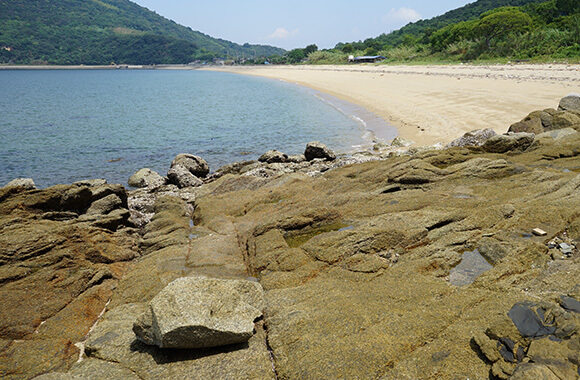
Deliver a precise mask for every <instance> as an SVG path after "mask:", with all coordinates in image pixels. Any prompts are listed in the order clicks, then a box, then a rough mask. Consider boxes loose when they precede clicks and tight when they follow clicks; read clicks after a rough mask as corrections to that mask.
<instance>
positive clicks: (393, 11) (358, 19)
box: [132, 0, 475, 50]
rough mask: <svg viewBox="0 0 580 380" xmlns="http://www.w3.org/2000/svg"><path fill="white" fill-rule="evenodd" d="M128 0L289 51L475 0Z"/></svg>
mask: <svg viewBox="0 0 580 380" xmlns="http://www.w3.org/2000/svg"><path fill="white" fill-rule="evenodd" d="M132 1H134V2H135V3H137V4H139V5H141V6H143V7H146V8H148V9H149V10H152V11H154V12H156V13H157V14H159V15H161V16H163V17H165V18H168V19H170V20H173V21H175V22H177V23H178V24H181V25H184V26H188V27H190V28H191V29H193V30H198V31H200V32H202V33H205V34H208V35H210V36H211V37H215V38H222V39H224V40H228V41H232V42H236V43H239V44H244V43H246V42H247V43H250V44H260V45H273V46H277V47H281V48H284V49H287V50H291V49H294V48H304V47H306V46H307V45H310V44H316V46H318V48H319V49H326V48H333V47H334V46H335V45H336V44H337V43H338V42H352V41H359V40H365V39H366V38H369V37H376V36H378V35H380V34H381V33H389V32H391V31H393V30H397V29H399V28H401V27H402V26H405V25H406V24H407V23H409V22H412V21H417V20H419V19H429V18H432V17H435V16H439V15H441V14H443V13H445V12H447V11H450V10H452V9H456V8H459V7H462V6H463V5H465V4H468V3H471V2H474V1H475V0H437V1H433V0H411V1H403V0H382V1H381V0H284V1H276V0H269V1H267V0H235V1H234V0H215V1H214V0H205V1H193V0H132Z"/></svg>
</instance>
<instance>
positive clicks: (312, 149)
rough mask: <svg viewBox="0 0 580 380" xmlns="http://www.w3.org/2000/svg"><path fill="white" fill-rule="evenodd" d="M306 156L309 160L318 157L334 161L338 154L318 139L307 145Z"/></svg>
mask: <svg viewBox="0 0 580 380" xmlns="http://www.w3.org/2000/svg"><path fill="white" fill-rule="evenodd" d="M304 156H305V157H306V160H308V161H312V160H314V159H316V158H321V159H324V160H327V161H333V160H335V159H336V154H334V152H333V151H332V150H331V149H329V148H328V147H327V146H326V145H324V144H323V143H321V142H318V141H312V142H309V143H308V144H307V145H306V150H304Z"/></svg>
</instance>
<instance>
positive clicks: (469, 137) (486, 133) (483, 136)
mask: <svg viewBox="0 0 580 380" xmlns="http://www.w3.org/2000/svg"><path fill="white" fill-rule="evenodd" d="M495 135H497V133H495V131H494V130H493V129H491V128H486V129H476V130H474V131H470V132H466V133H465V134H464V135H463V136H461V137H460V138H458V139H455V140H453V141H452V142H450V143H449V144H447V147H448V148H451V147H454V146H457V147H464V146H481V145H483V143H485V142H486V141H487V140H488V139H490V138H492V137H493V136H495Z"/></svg>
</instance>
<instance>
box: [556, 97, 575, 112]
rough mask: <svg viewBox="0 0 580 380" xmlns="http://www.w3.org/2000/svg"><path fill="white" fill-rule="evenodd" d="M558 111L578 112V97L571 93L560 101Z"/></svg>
mask: <svg viewBox="0 0 580 380" xmlns="http://www.w3.org/2000/svg"><path fill="white" fill-rule="evenodd" d="M558 110H560V111H576V112H580V95H579V94H576V93H571V94H568V95H566V96H565V97H563V98H562V99H560V103H559V104H558Z"/></svg>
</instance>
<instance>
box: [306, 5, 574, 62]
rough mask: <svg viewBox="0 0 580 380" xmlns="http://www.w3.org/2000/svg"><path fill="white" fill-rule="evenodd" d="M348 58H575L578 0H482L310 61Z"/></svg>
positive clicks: (342, 45) (311, 57) (341, 45)
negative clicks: (363, 56)
mask: <svg viewBox="0 0 580 380" xmlns="http://www.w3.org/2000/svg"><path fill="white" fill-rule="evenodd" d="M350 55H354V56H356V55H381V56H384V57H386V58H387V60H386V62H412V61H415V62H432V61H435V62H436V61H445V62H449V61H450V62H454V61H474V60H505V59H509V60H536V61H546V60H569V59H574V60H577V59H578V58H580V1H579V0H549V1H541V0H479V1H476V2H474V3H471V4H468V5H466V6H464V7H461V8H458V9H455V10H453V11H450V12H447V13H445V14H444V15H442V16H438V17H435V18H432V19H430V20H421V21H417V22H415V23H410V24H408V25H406V26H405V27H403V28H401V29H400V30H397V31H394V32H391V33H389V34H381V35H380V36H378V37H375V38H368V39H366V40H364V41H358V42H350V43H344V42H341V43H338V44H337V45H336V46H335V48H334V49H330V50H326V51H317V52H314V53H312V54H310V55H309V56H308V61H309V62H310V63H318V64H321V63H334V64H338V63H347V61H348V56H350Z"/></svg>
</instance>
